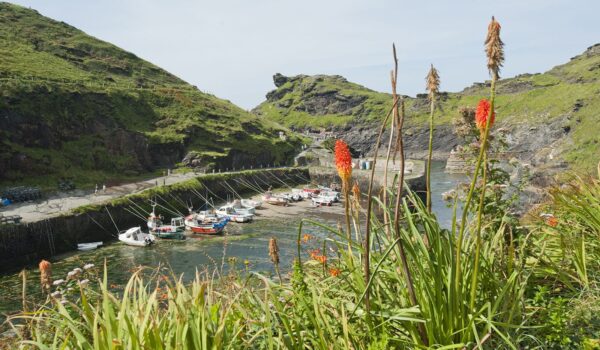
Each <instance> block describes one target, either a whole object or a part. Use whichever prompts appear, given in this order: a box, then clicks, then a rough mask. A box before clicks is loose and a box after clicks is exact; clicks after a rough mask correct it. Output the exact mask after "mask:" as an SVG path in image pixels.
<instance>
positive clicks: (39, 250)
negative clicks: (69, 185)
mask: <svg viewBox="0 0 600 350" xmlns="http://www.w3.org/2000/svg"><path fill="white" fill-rule="evenodd" d="M309 177H310V175H309V172H308V169H306V168H282V169H265V170H247V171H241V172H234V173H223V174H211V175H203V176H199V177H195V178H192V179H190V180H187V181H183V182H179V183H175V184H172V185H166V186H158V187H154V188H150V189H147V190H144V191H142V192H139V193H135V194H130V195H127V196H124V197H120V198H118V199H115V200H112V201H110V202H108V203H104V204H100V205H89V206H84V207H79V208H77V209H75V210H73V211H71V212H68V213H65V214H63V215H61V216H57V217H52V218H48V219H44V220H41V221H37V222H31V223H23V224H18V225H12V224H11V225H0V273H8V272H13V271H15V270H17V269H20V268H23V267H25V266H28V265H31V264H37V263H38V262H39V261H40V260H41V259H50V258H52V257H53V256H55V255H57V254H61V253H66V252H69V251H73V250H76V249H77V244H78V243H85V242H95V241H103V242H108V241H113V240H116V238H117V228H116V227H118V228H119V229H121V230H123V229H126V228H129V227H133V226H142V227H144V228H145V225H146V222H145V221H143V220H142V219H141V218H140V217H138V216H136V215H135V214H134V213H133V212H137V213H139V214H140V215H143V216H147V215H148V213H149V212H150V211H151V205H150V201H151V200H153V199H156V200H157V203H158V204H159V205H160V206H163V207H165V208H168V209H169V210H170V211H178V212H180V213H184V214H185V213H187V212H188V209H187V207H188V205H190V204H191V205H192V206H193V208H194V209H196V210H197V209H198V208H200V207H202V206H203V205H205V200H204V199H203V198H202V197H208V198H209V199H212V200H213V201H214V202H215V203H219V202H220V201H222V200H223V199H227V197H230V198H231V197H232V196H233V194H232V193H233V191H235V192H237V193H238V194H240V195H254V194H257V192H258V190H259V188H260V189H261V190H265V189H267V188H268V187H269V186H272V187H273V188H277V187H285V186H288V185H289V186H293V185H297V184H303V183H307V182H308V180H309ZM157 213H160V214H162V215H164V216H165V217H166V218H170V217H172V216H174V215H172V214H171V213H169V212H168V211H167V209H164V208H161V207H158V206H157ZM113 221H114V222H113ZM165 221H168V220H165ZM115 226H116V227H115Z"/></svg>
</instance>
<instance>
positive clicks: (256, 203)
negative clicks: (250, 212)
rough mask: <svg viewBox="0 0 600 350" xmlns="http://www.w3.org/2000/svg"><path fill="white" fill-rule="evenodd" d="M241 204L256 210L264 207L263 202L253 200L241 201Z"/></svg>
mask: <svg viewBox="0 0 600 350" xmlns="http://www.w3.org/2000/svg"><path fill="white" fill-rule="evenodd" d="M240 203H241V204H242V206H244V207H247V208H254V209H258V208H260V207H261V206H262V201H255V200H253V199H242V200H241V201H240Z"/></svg>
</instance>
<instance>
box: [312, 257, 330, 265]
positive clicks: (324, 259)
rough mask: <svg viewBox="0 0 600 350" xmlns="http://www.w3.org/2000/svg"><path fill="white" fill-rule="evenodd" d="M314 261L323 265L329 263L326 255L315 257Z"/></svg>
mask: <svg viewBox="0 0 600 350" xmlns="http://www.w3.org/2000/svg"><path fill="white" fill-rule="evenodd" d="M313 259H315V260H316V261H318V262H320V263H321V264H325V263H326V262H327V256H325V255H315V256H314V257H313Z"/></svg>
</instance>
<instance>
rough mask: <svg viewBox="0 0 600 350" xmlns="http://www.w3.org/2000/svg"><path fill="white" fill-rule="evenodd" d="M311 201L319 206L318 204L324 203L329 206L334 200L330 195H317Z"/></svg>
mask: <svg viewBox="0 0 600 350" xmlns="http://www.w3.org/2000/svg"><path fill="white" fill-rule="evenodd" d="M312 202H313V204H314V205H315V206H317V207H320V206H323V205H326V206H328V207H329V206H331V205H332V204H333V202H334V200H333V198H332V197H326V196H321V195H319V196H317V197H313V198H312Z"/></svg>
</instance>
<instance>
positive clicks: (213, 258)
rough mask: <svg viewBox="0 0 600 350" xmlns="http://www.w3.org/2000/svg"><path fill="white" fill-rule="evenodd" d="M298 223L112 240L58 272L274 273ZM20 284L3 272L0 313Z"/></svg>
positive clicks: (437, 190)
mask: <svg viewBox="0 0 600 350" xmlns="http://www.w3.org/2000/svg"><path fill="white" fill-rule="evenodd" d="M443 169H444V163H443V162H436V163H434V166H433V167H432V176H431V180H432V189H433V194H432V200H433V209H434V211H435V212H436V215H437V216H438V219H439V220H440V222H441V223H442V225H444V226H446V227H449V226H450V223H451V218H452V212H451V210H450V209H449V208H448V207H447V206H446V203H445V202H444V201H443V200H442V198H441V195H440V194H441V193H443V192H445V191H447V190H449V189H452V188H454V187H455V185H456V184H457V183H458V182H459V181H461V180H462V179H463V177H462V176H459V175H451V174H446V173H444V172H443ZM281 210H282V211H284V210H285V209H283V208H282V209H281ZM340 212H341V211H340ZM258 213H259V214H260V211H258ZM302 215H303V217H305V218H310V219H314V220H318V221H320V222H324V223H327V224H329V225H331V226H333V227H335V226H336V224H337V222H338V221H340V220H343V217H342V216H341V215H340V214H334V213H327V214H323V212H322V211H321V210H320V209H318V208H309V209H307V210H306V212H303V213H302ZM299 222H300V217H291V218H289V217H288V218H260V219H258V220H256V221H255V222H253V223H250V224H235V223H232V224H229V225H228V226H227V232H228V235H226V236H220V237H200V238H190V239H187V240H185V241H169V240H161V241H160V242H159V243H158V244H156V245H154V246H151V247H148V248H143V249H142V248H136V247H130V246H126V245H123V244H119V243H111V244H108V245H106V246H104V247H101V248H99V249H97V250H94V251H90V252H77V253H72V254H68V255H63V256H60V257H58V258H56V259H53V266H52V269H53V276H54V278H55V279H58V278H64V276H66V274H67V272H68V271H70V270H72V269H73V268H75V267H81V266H83V265H84V264H87V263H93V264H95V265H96V266H97V267H99V268H100V269H101V267H102V265H103V263H104V260H105V259H106V260H107V261H108V267H107V268H108V279H109V284H110V285H113V286H114V287H116V288H119V287H120V286H123V284H124V283H126V282H127V280H128V279H129V277H130V276H131V271H133V270H135V269H136V267H138V266H149V267H157V266H159V265H162V266H168V267H170V269H172V270H173V272H174V273H175V274H177V275H179V274H183V276H184V279H185V280H187V279H191V278H193V277H194V272H195V270H196V269H204V268H208V269H210V270H218V271H221V270H224V269H227V268H228V267H229V266H230V265H231V264H232V263H233V262H234V261H235V264H236V266H238V267H239V268H240V269H243V268H244V260H248V262H249V263H250V265H249V269H251V270H253V271H259V272H264V273H266V274H271V273H273V270H272V264H271V262H270V260H269V256H268V248H267V247H268V241H269V238H271V237H273V236H275V237H277V239H278V243H279V248H280V256H281V262H282V268H283V269H289V267H290V265H291V263H292V261H293V260H294V257H295V252H296V243H295V242H296V235H297V229H298V224H299ZM140 224H143V223H140ZM303 232H305V233H310V234H312V235H314V236H315V237H317V238H323V237H325V236H326V235H327V234H328V233H326V232H325V231H324V230H323V229H321V228H316V227H310V226H305V228H304V229H303ZM321 241H322V240H320V239H316V240H314V242H313V243H312V244H314V245H316V244H318V243H317V242H321ZM315 248H317V247H316V246H315ZM28 281H29V282H28V283H29V284H28V285H29V287H28V294H29V295H30V296H31V297H34V298H36V297H37V298H39V297H41V295H40V291H39V290H40V288H39V272H38V271H37V269H31V270H30V271H29V274H28ZM21 288H22V282H21V278H20V277H19V276H18V275H17V274H14V275H6V276H0V313H6V312H12V311H17V310H20V308H21ZM0 318H2V317H0Z"/></svg>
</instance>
